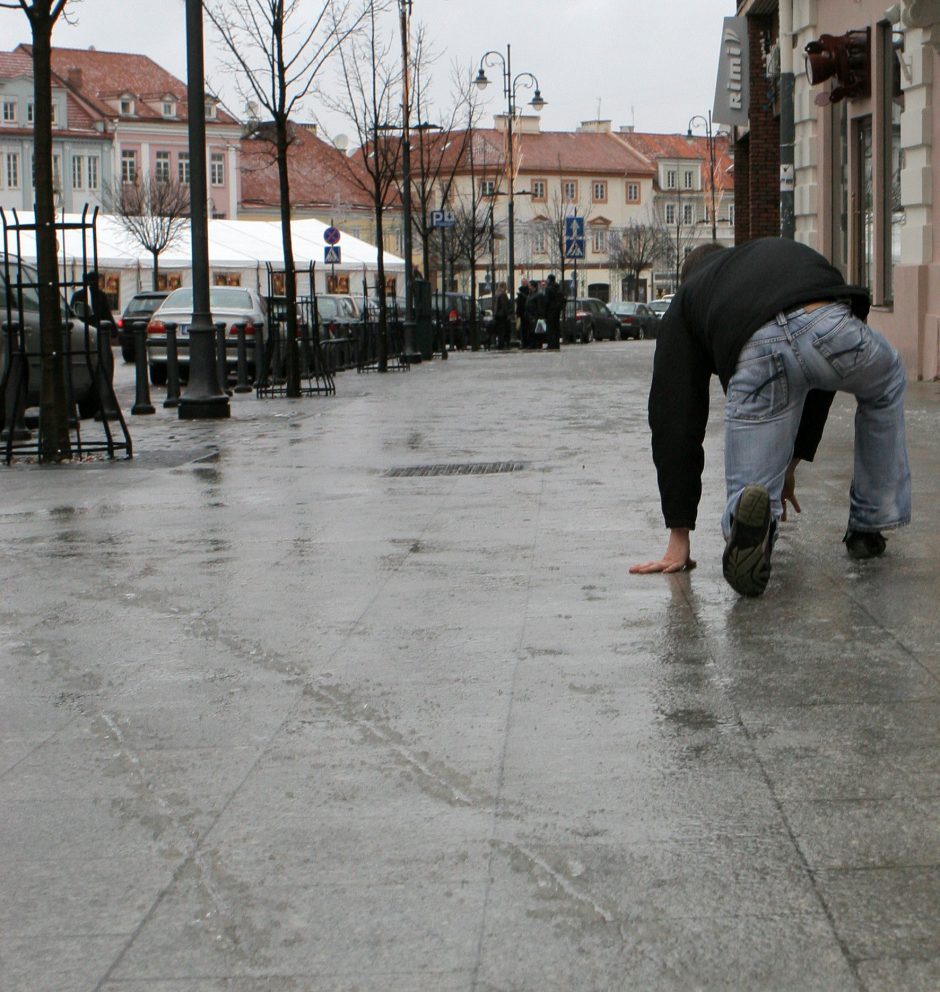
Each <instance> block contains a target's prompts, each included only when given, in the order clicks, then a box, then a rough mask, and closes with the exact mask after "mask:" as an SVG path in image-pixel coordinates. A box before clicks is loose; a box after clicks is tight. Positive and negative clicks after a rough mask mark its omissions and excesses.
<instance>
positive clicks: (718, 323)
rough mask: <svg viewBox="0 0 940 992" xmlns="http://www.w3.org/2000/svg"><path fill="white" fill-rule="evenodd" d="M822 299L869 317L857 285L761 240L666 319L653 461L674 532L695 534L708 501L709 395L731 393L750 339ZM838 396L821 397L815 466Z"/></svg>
mask: <svg viewBox="0 0 940 992" xmlns="http://www.w3.org/2000/svg"><path fill="white" fill-rule="evenodd" d="M817 300H846V301H848V302H849V303H850V304H851V307H852V312H853V313H854V314H855V316H857V317H859V318H860V319H862V320H864V319H865V318H866V317H867V316H868V310H869V306H870V300H869V296H868V291H867V290H866V289H864V288H861V287H858V286H848V285H846V282H845V280H844V279H843V277H842V274H841V273H840V272H839V270H838V269H836V268H835V267H834V266H833V265H831V264H830V263H829V262H828V261H827V260H826V259H825V258H824V257H823V256H822V255H820V254H819V253H818V252H816V251H814V250H813V249H812V248H809V247H807V246H806V245H804V244H800V243H799V242H796V241H791V240H789V239H785V238H759V239H757V240H754V241H748V242H745V243H744V244H742V245H738V246H736V247H734V248H727V249H725V250H723V251H716V252H714V254H712V255H708V256H706V257H705V258H704V259H703V260H702V262H701V263H700V267H699V268H697V269H695V270H694V272H693V273H692V275H690V276H689V278H688V279H686V281H685V282H683V284H682V286H681V288H680V289H679V292H678V293H676V295H675V298H674V299H673V301H672V303H671V304H670V306H669V309H668V310H667V311H666V313H665V314H664V315H663V319H662V324H661V325H660V330H659V333H658V335H657V341H656V356H655V359H654V362H653V383H652V387H651V389H650V398H649V421H650V427H651V428H652V431H653V461H654V462H655V463H656V472H657V477H658V481H659V493H660V499H661V501H662V509H663V517H664V518H665V521H666V526H667V527H689V528H692V527H694V526H695V520H696V515H697V512H698V503H699V499H700V498H701V494H702V469H703V468H704V465H705V453H704V449H703V447H702V442H703V440H704V437H705V427H706V425H707V423H708V402H709V398H708V388H709V380H710V379H711V376H712V375H717V376H718V378H719V379H720V381H721V386H722V389H724V390H727V388H728V381H729V380H730V379H731V376H732V374H733V373H734V369H735V366H736V365H737V361H738V355H739V354H740V352H741V349H742V348H743V347H744V345H745V344H746V343H747V341H748V340H749V339H750V337H751V336H752V335H753V334H754V332H755V331H757V330H758V329H759V328H761V327H763V326H764V324H766V323H767V322H768V321H771V320H773V319H774V317H775V316H776V315H777V314H778V313H787V312H789V311H791V310H795V309H798V308H799V307H800V306H801V305H804V304H807V303H813V302H816V301H817ZM832 397H833V394H832V393H828V392H822V391H820V390H811V391H810V393H809V395H808V396H807V398H806V402H805V404H804V406H803V416H802V419H801V421H800V427H799V431H798V434H797V438H796V443H795V445H794V451H793V454H794V455H795V456H796V457H799V458H801V459H803V460H805V461H812V459H813V456H814V454H815V452H816V448H817V446H818V444H819V441H820V438H821V437H822V432H823V427H824V426H825V423H826V417H827V416H828V413H829V406H830V405H831V403H832Z"/></svg>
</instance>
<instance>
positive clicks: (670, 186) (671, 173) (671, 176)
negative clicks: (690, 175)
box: [666, 169, 676, 189]
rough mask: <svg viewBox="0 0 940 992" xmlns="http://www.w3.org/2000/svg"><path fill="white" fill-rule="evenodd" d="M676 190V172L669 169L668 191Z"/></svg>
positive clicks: (667, 175)
mask: <svg viewBox="0 0 940 992" xmlns="http://www.w3.org/2000/svg"><path fill="white" fill-rule="evenodd" d="M675 188H676V170H675V169H667V170H666V189H675Z"/></svg>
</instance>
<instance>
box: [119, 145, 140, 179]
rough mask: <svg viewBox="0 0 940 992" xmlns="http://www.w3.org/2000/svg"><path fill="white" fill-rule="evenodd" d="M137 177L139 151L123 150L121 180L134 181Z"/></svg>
mask: <svg viewBox="0 0 940 992" xmlns="http://www.w3.org/2000/svg"><path fill="white" fill-rule="evenodd" d="M136 179H137V152H135V151H127V150H125V151H122V152H121V181H122V182H125V183H132V182H134V181H135V180H136Z"/></svg>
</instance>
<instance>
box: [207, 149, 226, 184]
mask: <svg viewBox="0 0 940 992" xmlns="http://www.w3.org/2000/svg"><path fill="white" fill-rule="evenodd" d="M209 176H210V179H211V181H212V185H213V186H224V185H225V156H224V155H222V154H221V153H220V152H213V153H212V155H211V157H210V161H209Z"/></svg>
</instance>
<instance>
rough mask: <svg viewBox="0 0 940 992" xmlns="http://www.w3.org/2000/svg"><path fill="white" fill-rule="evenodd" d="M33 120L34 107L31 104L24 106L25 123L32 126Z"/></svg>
mask: <svg viewBox="0 0 940 992" xmlns="http://www.w3.org/2000/svg"><path fill="white" fill-rule="evenodd" d="M34 119H35V107H34V106H33V104H32V102H30V103H27V104H26V123H27V124H32V123H33V120H34Z"/></svg>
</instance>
